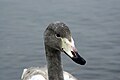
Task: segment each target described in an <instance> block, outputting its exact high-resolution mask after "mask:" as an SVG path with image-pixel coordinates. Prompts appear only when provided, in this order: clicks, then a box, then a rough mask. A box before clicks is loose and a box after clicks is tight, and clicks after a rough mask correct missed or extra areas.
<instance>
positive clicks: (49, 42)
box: [21, 21, 86, 80]
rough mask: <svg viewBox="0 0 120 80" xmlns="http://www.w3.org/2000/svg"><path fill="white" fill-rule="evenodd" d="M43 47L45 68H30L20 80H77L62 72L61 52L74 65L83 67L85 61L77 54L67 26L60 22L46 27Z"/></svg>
mask: <svg viewBox="0 0 120 80" xmlns="http://www.w3.org/2000/svg"><path fill="white" fill-rule="evenodd" d="M44 45H45V53H46V60H47V68H46V67H43V68H40V67H31V68H26V69H24V70H23V74H22V76H21V79H22V80H77V79H76V78H75V77H73V76H72V75H71V74H69V73H68V72H66V71H63V70H62V65H61V52H64V53H65V54H66V55H67V56H69V57H70V58H71V59H72V60H73V61H74V62H75V63H77V64H80V65H85V63H86V61H85V60H84V59H83V58H82V57H81V56H80V55H79V54H78V51H77V49H76V47H75V44H74V40H73V38H72V35H71V32H70V30H69V28H68V26H67V25H66V24H64V23H62V22H59V21H57V22H54V23H51V24H49V25H48V27H47V28H46V30H45V32H44Z"/></svg>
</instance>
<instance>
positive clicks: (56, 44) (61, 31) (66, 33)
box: [44, 22, 86, 65]
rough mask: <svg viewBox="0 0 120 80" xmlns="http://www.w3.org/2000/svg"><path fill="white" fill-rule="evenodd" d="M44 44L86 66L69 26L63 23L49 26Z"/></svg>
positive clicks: (45, 33)
mask: <svg viewBox="0 0 120 80" xmlns="http://www.w3.org/2000/svg"><path fill="white" fill-rule="evenodd" d="M44 43H45V46H48V47H51V48H53V49H55V50H59V51H61V52H64V53H65V54H66V55H68V56H69V57H70V58H71V59H72V60H73V61H74V62H76V63H78V64H81V65H84V64H85V63H86V61H85V60H84V59H83V58H82V57H81V56H80V55H79V54H78V51H77V49H76V47H75V44H74V40H73V38H72V35H71V32H70V30H69V28H68V26H67V25H66V24H64V23H62V22H55V23H51V24H49V25H48V27H47V28H46V30H45V32H44Z"/></svg>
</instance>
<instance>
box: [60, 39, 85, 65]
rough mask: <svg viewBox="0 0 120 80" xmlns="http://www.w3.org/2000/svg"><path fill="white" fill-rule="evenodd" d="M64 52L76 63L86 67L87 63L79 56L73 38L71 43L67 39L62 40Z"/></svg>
mask: <svg viewBox="0 0 120 80" xmlns="http://www.w3.org/2000/svg"><path fill="white" fill-rule="evenodd" d="M62 51H63V52H64V53H65V54H66V55H68V56H69V57H70V58H71V59H72V60H73V61H74V62H76V63H78V64H81V65H85V63H86V61H85V60H84V59H83V58H82V57H81V56H80V55H79V54H78V51H77V49H76V48H75V45H74V40H73V38H72V37H71V41H69V40H68V39H67V38H62Z"/></svg>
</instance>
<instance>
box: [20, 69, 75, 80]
mask: <svg viewBox="0 0 120 80" xmlns="http://www.w3.org/2000/svg"><path fill="white" fill-rule="evenodd" d="M63 77H64V80H77V79H76V78H75V77H74V76H72V75H71V74H70V73H68V72H66V71H63ZM21 79H22V80H48V73H47V67H44V68H43V67H42V68H40V67H31V68H28V69H27V68H26V69H24V70H23V73H22V76H21Z"/></svg>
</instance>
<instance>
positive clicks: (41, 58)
mask: <svg viewBox="0 0 120 80" xmlns="http://www.w3.org/2000/svg"><path fill="white" fill-rule="evenodd" d="M58 20H59V21H62V22H65V23H66V24H68V26H69V28H70V30H71V32H72V35H73V38H74V40H75V42H76V43H75V44H76V47H77V48H78V51H79V52H80V54H81V55H82V56H83V57H84V58H85V59H86V60H87V64H86V65H85V66H79V65H77V64H75V63H74V62H73V61H72V60H70V59H69V58H68V57H67V56H66V55H64V54H63V55H62V60H63V65H64V70H66V71H68V72H70V73H71V74H73V75H74V76H75V77H77V78H78V79H79V80H113V79H114V80H120V0H0V79H1V80H20V76H21V74H22V70H23V69H24V68H26V67H31V66H44V65H45V64H46V61H45V54H44V52H45V51H44V45H43V32H44V30H45V28H46V27H47V25H48V24H49V23H51V22H54V21H58Z"/></svg>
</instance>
